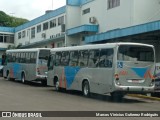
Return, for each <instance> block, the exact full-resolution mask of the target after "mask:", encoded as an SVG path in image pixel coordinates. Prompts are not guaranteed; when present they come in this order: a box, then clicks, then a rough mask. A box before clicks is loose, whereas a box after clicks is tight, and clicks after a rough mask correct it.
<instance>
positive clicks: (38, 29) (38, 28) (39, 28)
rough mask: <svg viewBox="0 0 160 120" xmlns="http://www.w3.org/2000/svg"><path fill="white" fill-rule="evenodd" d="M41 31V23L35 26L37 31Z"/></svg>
mask: <svg viewBox="0 0 160 120" xmlns="http://www.w3.org/2000/svg"><path fill="white" fill-rule="evenodd" d="M39 32H41V25H38V26H37V33H39Z"/></svg>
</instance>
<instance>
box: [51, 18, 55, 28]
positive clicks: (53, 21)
mask: <svg viewBox="0 0 160 120" xmlns="http://www.w3.org/2000/svg"><path fill="white" fill-rule="evenodd" d="M53 27H56V19H53V20H51V21H50V28H53Z"/></svg>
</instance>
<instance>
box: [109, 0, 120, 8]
mask: <svg viewBox="0 0 160 120" xmlns="http://www.w3.org/2000/svg"><path fill="white" fill-rule="evenodd" d="M118 6H120V0H108V9H112V8H115V7H118Z"/></svg>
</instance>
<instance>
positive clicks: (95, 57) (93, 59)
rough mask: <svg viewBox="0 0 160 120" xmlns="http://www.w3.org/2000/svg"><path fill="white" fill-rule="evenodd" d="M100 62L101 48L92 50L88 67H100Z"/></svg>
mask: <svg viewBox="0 0 160 120" xmlns="http://www.w3.org/2000/svg"><path fill="white" fill-rule="evenodd" d="M98 62H99V50H91V51H90V52H89V60H88V67H93V68H95V67H98Z"/></svg>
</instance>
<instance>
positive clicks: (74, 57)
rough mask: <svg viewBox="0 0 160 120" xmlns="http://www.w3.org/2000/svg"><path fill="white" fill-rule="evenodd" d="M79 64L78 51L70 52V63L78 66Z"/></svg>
mask: <svg viewBox="0 0 160 120" xmlns="http://www.w3.org/2000/svg"><path fill="white" fill-rule="evenodd" d="M77 65H78V51H72V52H70V63H69V66H77Z"/></svg>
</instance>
